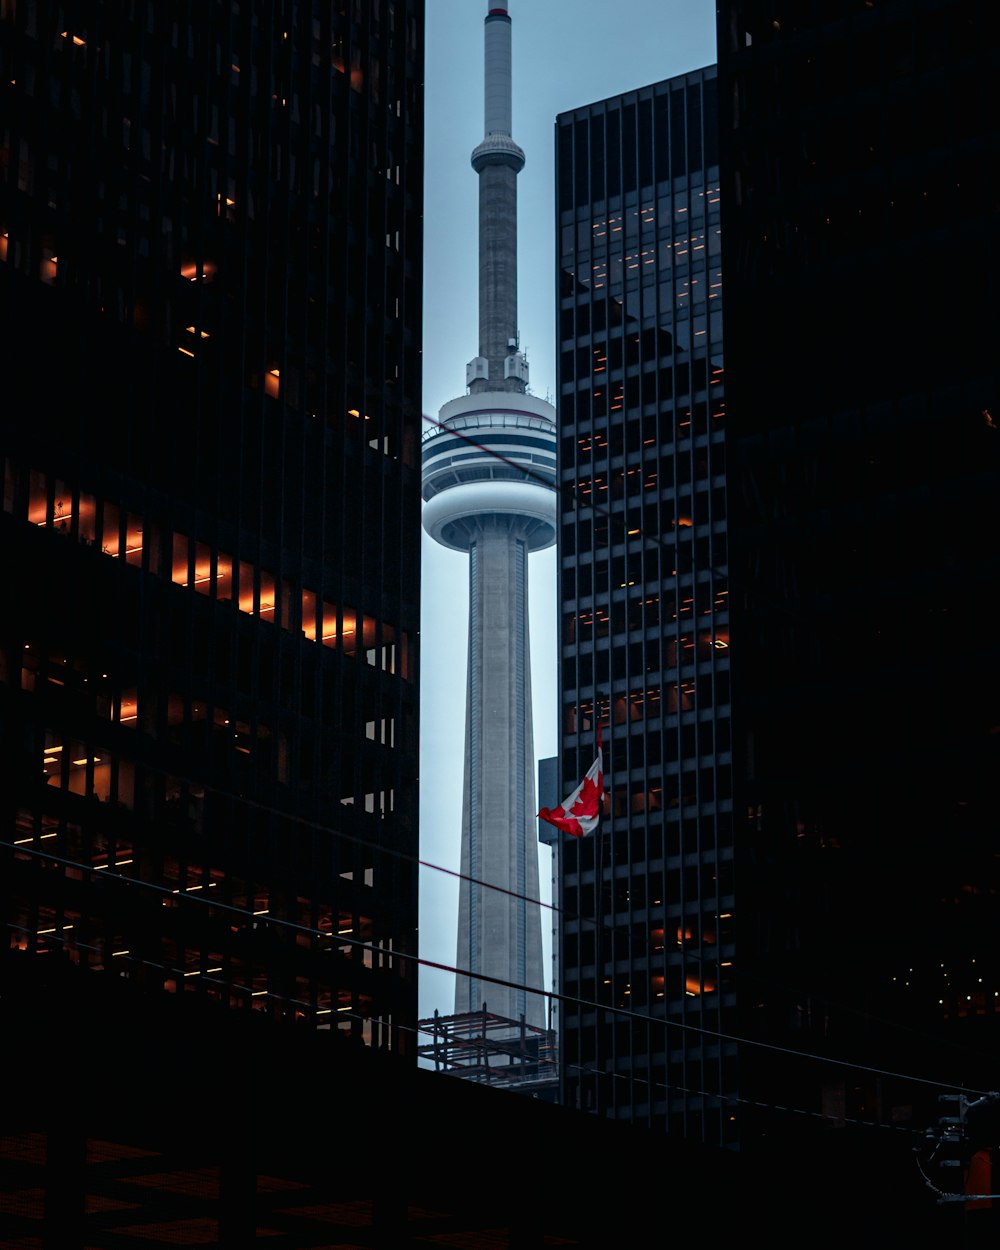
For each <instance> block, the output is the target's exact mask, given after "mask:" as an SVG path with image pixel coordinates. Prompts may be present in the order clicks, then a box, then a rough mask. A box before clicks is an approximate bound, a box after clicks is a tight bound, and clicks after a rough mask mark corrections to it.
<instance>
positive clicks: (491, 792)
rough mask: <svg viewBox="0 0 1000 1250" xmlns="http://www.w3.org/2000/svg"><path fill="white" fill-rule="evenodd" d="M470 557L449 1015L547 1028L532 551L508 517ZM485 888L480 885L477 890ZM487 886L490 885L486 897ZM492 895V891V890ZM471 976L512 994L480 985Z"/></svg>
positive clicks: (487, 526)
mask: <svg viewBox="0 0 1000 1250" xmlns="http://www.w3.org/2000/svg"><path fill="white" fill-rule="evenodd" d="M477 529H478V533H477V534H476V537H475V540H474V541H473V544H472V547H471V549H470V551H469V667H468V687H467V695H466V735H465V777H466V789H465V802H464V807H463V812H462V882H461V886H460V894H459V926H458V952H457V966H458V967H459V968H462V969H467V970H468V971H469V973H470V974H471V975H470V976H468V977H459V978H458V979H457V983H456V990H455V1011H456V1013H463V1012H469V1011H477V1010H479V1009H480V1008H481V1007H482V1004H483V1002H484V1001H485V1002H486V1004H487V1005H488V1007H489V1010H490V1011H491V1012H492V1013H493V1014H495V1015H500V1016H505V1017H507V1018H508V1019H514V1020H516V1019H519V1018H520V1017H521V1016H522V1015H523V1016H524V1017H525V1019H526V1021H527V1023H528V1024H535V1025H539V1026H541V1025H544V1023H545V1010H544V1000H543V998H542V996H541V995H540V994H531V993H529V992H527V991H526V989H525V988H524V987H526V986H536V987H538V988H539V989H540V988H541V986H542V984H543V974H542V925H541V915H540V913H539V908H538V906H537V904H534V903H529V902H526V899H537V898H538V852H537V847H536V842H535V836H534V835H535V783H534V768H535V759H534V741H533V736H532V718H531V662H530V657H529V645H528V544H527V542H526V541H525V536H524V534H523V533H522V526H521V525H520V524H519V523H518V522H517V521H515V520H513V519H512V518H506V517H495V518H484V519H483V520H482V521H481V522H480V524H479V525H478V527H477ZM476 882H485V883H487V885H478V884H475V883H476ZM487 887H493V888H487ZM497 887H499V888H497ZM476 973H482V974H484V975H485V976H488V977H495V978H497V979H498V980H501V981H510V982H513V983H514V986H516V988H514V987H507V986H500V985H495V984H492V983H490V982H480V981H478V980H477V979H476V975H475V974H476Z"/></svg>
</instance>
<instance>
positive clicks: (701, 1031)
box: [0, 841, 988, 1094]
mask: <svg viewBox="0 0 1000 1250" xmlns="http://www.w3.org/2000/svg"><path fill="white" fill-rule="evenodd" d="M0 846H4V847H7V848H8V849H10V850H13V851H15V852H18V853H21V854H26V855H31V856H34V857H35V858H37V859H42V860H47V861H49V862H52V863H58V864H62V865H64V866H67V867H72V868H76V869H81V870H83V871H86V872H89V873H90V874H92V875H95V876H96V875H97V874H100V880H101V881H104V882H119V883H121V884H123V885H127V886H139V887H144V888H146V889H149V890H153V891H154V892H156V893H158V894H161V895H164V896H168V897H171V898H176V899H183V900H186V901H188V902H192V903H196V904H201V905H203V906H207V907H213V908H217V909H220V910H224V911H228V912H232V913H235V914H237V915H239V916H241V917H243V918H244V919H247V920H249V921H251V922H252V923H255V924H263V925H266V926H276V927H278V928H284V929H289V930H292V931H295V932H298V933H303V934H308V935H310V936H313V937H321V938H327V939H329V940H330V941H331V942H332V944H333V945H335V946H351V947H354V948H358V949H361V950H363V951H367V952H370V953H371V954H372V955H373V956H375V955H378V956H381V957H382V958H391V959H399V960H401V961H406V962H410V963H413V964H416V965H417V966H419V967H423V968H431V969H435V970H437V971H441V972H447V973H450V974H453V975H456V976H473V974H472V973H469V972H467V971H464V970H462V969H459V968H456V967H454V966H453V965H450V964H443V963H439V962H437V961H434V960H429V959H424V958H421V957H420V956H419V955H414V954H411V953H410V952H407V951H400V950H396V949H391V950H390V949H386V948H385V947H382V946H379V945H378V944H377V943H373V942H364V941H361V940H360V939H357V938H350V937H347V936H346V935H344V936H341V935H340V934H331V933H327V932H325V931H324V930H322V929H316V928H313V927H312V926H310V925H302V924H298V923H297V922H295V921H292V920H286V919H284V918H283V917H278V916H270V915H268V916H255V915H254V913H253V912H252V911H248V910H247V909H245V908H241V907H237V906H235V905H234V904H231V903H224V902H222V901H220V900H216V899H213V898H211V897H205V896H204V895H203V894H201V893H199V894H190V893H187V892H186V891H181V890H171V889H168V888H167V887H166V886H161V885H158V884H156V883H155V882H151V881H143V880H142V879H141V878H138V877H127V876H124V875H123V874H121V873H107V872H105V871H104V870H103V869H100V868H97V867H95V866H94V865H92V864H85V863H83V862H81V861H78V860H71V859H67V858H65V857H63V856H58V855H53V854H51V853H50V852H48V851H40V850H36V849H35V848H33V847H30V848H29V847H24V846H16V845H15V844H13V843H10V842H6V841H0ZM12 927H17V928H21V926H12ZM24 931H25V932H31V930H24ZM60 940H61V939H60ZM474 979H475V980H477V981H481V982H483V983H486V984H491V985H496V986H498V987H500V988H504V989H515V990H525V991H527V992H528V993H531V994H536V995H538V996H540V997H542V998H544V999H546V1000H548V1001H549V1002H556V1003H559V1004H560V1005H561V1006H565V1005H570V1006H574V1007H577V1008H580V1009H585V1010H596V1011H599V1012H605V1013H607V1014H609V1015H613V1016H616V1017H621V1018H624V1019H628V1020H634V1021H639V1022H641V1023H643V1024H655V1025H658V1026H662V1027H663V1028H664V1029H673V1030H675V1031H678V1032H684V1033H691V1034H697V1035H701V1036H703V1037H705V1038H709V1039H711V1040H713V1041H725V1042H731V1043H733V1044H734V1045H737V1046H752V1047H755V1048H757V1049H760V1050H767V1051H770V1052H772V1053H776V1054H783V1055H787V1056H790V1057H794V1058H799V1059H808V1060H811V1061H814V1062H818V1063H826V1064H832V1065H834V1066H835V1067H838V1068H850V1069H852V1070H854V1071H859V1072H867V1073H870V1074H871V1075H874V1076H885V1077H892V1078H894V1079H897V1080H901V1081H908V1082H911V1083H914V1084H919V1085H929V1086H932V1087H935V1088H938V1089H958V1090H962V1091H964V1092H971V1093H977V1094H985V1093H986V1092H988V1091H985V1090H970V1089H968V1087H965V1086H957V1085H954V1084H952V1083H950V1082H946V1081H939V1080H933V1079H931V1078H928V1077H919V1076H914V1075H912V1074H909V1073H903V1072H894V1071H892V1070H890V1069H885V1068H876V1067H873V1066H872V1065H870V1064H863V1063H856V1062H853V1061H850V1060H844V1059H835V1058H832V1057H831V1056H829V1055H817V1054H813V1053H812V1052H809V1051H802V1050H796V1049H794V1048H792V1047H788V1046H780V1045H778V1044H777V1043H773V1042H763V1041H759V1040H757V1039H755V1038H744V1037H739V1036H737V1035H736V1034H731V1033H726V1032H723V1031H722V1030H715V1029H706V1028H704V1027H703V1026H701V1025H695V1024H689V1023H686V1022H684V1021H679V1020H666V1019H661V1018H659V1017H656V1016H650V1015H647V1014H646V1013H643V1012H638V1011H633V1010H632V1009H631V1008H627V1007H616V1006H612V1005H610V1004H604V1003H598V1002H596V1001H595V1000H591V999H585V998H580V997H578V996H575V995H569V994H560V993H558V992H556V991H554V990H544V989H537V988H534V987H532V986H527V985H521V984H520V983H518V982H515V981H509V980H505V979H503V978H500V977H492V976H488V975H486V974H484V973H476V974H475V976H474ZM226 984H229V982H226ZM303 1005H307V1004H303ZM308 1006H309V1007H310V1010H314V1009H313V1008H312V1007H311V1005H308Z"/></svg>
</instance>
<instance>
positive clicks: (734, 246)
mask: <svg viewBox="0 0 1000 1250" xmlns="http://www.w3.org/2000/svg"><path fill="white" fill-rule="evenodd" d="M719 58H720V68H719V73H720V84H721V86H720V94H721V98H722V99H724V100H725V101H726V107H725V108H723V109H721V110H720V113H721V117H722V119H723V127H722V136H721V141H722V157H723V162H722V163H723V220H724V231H725V238H726V249H727V250H726V255H727V266H728V268H727V279H728V280H729V286H728V288H727V306H726V318H727V334H728V337H727V344H728V349H727V365H728V381H729V386H730V395H729V398H730V402H731V404H732V406H733V410H734V411H738V412H739V414H740V419H739V422H738V423H737V426H736V427H735V428H736V434H735V436H734V435H733V434H732V433H731V441H730V466H729V467H730V486H731V489H730V498H731V534H732V537H733V542H732V552H731V558H732V572H733V580H734V585H735V583H736V582H737V581H738V582H739V584H740V587H741V593H740V595H739V596H738V598H735V597H734V604H733V611H734V630H736V631H737V633H738V635H739V638H740V648H741V649H740V653H739V655H740V664H739V665H738V666H737V667H736V668H735V669H734V710H735V711H736V722H738V729H737V732H736V733H735V734H734V748H735V751H736V754H737V760H738V763H737V775H738V783H737V784H738V787H740V788H741V792H742V793H743V794H744V799H745V801H744V803H743V804H742V805H741V810H742V812H743V815H744V825H743V828H742V830H741V831H740V833H739V840H740V844H741V846H742V847H743V848H744V855H743V859H744V863H745V865H746V872H742V871H741V875H740V881H741V900H742V905H741V925H745V926H746V934H747V937H748V939H749V940H748V942H747V943H746V946H745V949H746V951H747V953H748V955H749V953H750V952H751V951H753V952H754V959H753V966H752V967H751V966H750V964H749V963H741V970H742V972H743V973H744V974H745V975H746V976H747V977H748V978H750V977H752V980H751V981H749V982H748V985H749V986H750V992H749V993H748V995H747V1003H748V1013H747V1015H746V1018H745V1020H744V1022H743V1024H744V1027H745V1028H746V1029H747V1031H749V1032H751V1033H752V1034H753V1035H755V1036H765V1035H766V1036H767V1037H768V1038H770V1039H771V1040H774V1041H794V1043H795V1045H796V1046H797V1047H798V1048H800V1049H803V1050H807V1051H811V1050H814V1049H821V1050H822V1052H823V1053H825V1054H829V1055H831V1056H836V1057H837V1058H838V1059H840V1060H850V1059H854V1058H855V1057H856V1056H857V1055H858V1054H862V1055H863V1056H864V1057H865V1060H866V1062H869V1063H871V1064H873V1066H875V1067H881V1068H887V1069H890V1070H892V1071H896V1072H899V1071H902V1072H907V1071H910V1072H913V1071H918V1072H923V1073H925V1074H926V1075H928V1076H933V1077H934V1078H936V1079H938V1080H941V1081H942V1082H948V1081H952V1082H960V1083H968V1084H970V1085H972V1086H973V1087H977V1086H980V1085H982V1083H984V1082H985V1085H986V1087H990V1088H991V1087H992V1086H993V1085H995V1072H994V1071H993V1068H992V1065H991V1064H990V1062H989V1061H988V1060H985V1059H984V1058H983V1057H982V1056H985V1055H987V1054H989V1053H991V1052H992V1053H995V1050H996V1040H997V1027H998V1024H1000V979H998V973H1000V969H998V968H997V965H996V961H995V958H994V956H993V954H992V953H991V952H990V951H989V950H987V949H986V948H985V945H984V943H985V939H986V934H987V933H989V932H990V931H992V929H994V928H995V924H996V899H997V891H998V887H1000V879H998V873H997V858H996V829H997V825H998V818H1000V804H998V792H997V787H996V784H995V779H996V776H997V770H998V765H1000V756H998V752H1000V681H998V677H1000V648H998V645H997V638H998V635H997V630H996V623H997V613H996V596H995V587H996V584H997V576H998V573H1000V558H998V548H997V544H996V541H995V532H994V531H995V526H994V524H993V520H992V518H993V515H994V512H995V507H996V500H997V498H998V491H1000V441H998V439H1000V432H998V430H997V420H996V419H997V415H998V401H1000V394H998V382H1000V378H998V370H997V353H996V350H995V344H996V342H997V336H998V331H1000V324H998V322H1000V318H998V312H997V305H996V300H995V299H994V297H993V295H992V292H993V290H994V289H995V282H996V276H997V246H996V240H997V224H996V221H997V218H996V149H997V137H998V129H997V113H996V109H995V107H994V100H993V96H992V94H991V93H992V86H991V84H992V82H993V81H994V80H995V75H996V58H997V44H996V37H995V33H994V31H993V28H992V25H991V24H990V23H989V22H988V21H987V18H986V16H985V14H984V13H983V12H982V11H981V10H980V9H979V8H978V7H977V6H975V5H972V4H968V3H957V4H950V3H935V2H931V3H926V4H925V3H920V4H917V3H901V4H893V5H885V4H881V3H871V2H870V0H865V2H862V0H858V3H846V2H841V3H811V4H806V5H798V4H796V5H791V4H778V5H773V4H769V5H764V4H758V3H755V2H753V0H727V3H724V4H722V5H720V25H719ZM730 257H731V260H730ZM966 258H967V259H968V262H969V264H970V265H971V271H966ZM743 787H745V790H744V789H743ZM744 885H746V886H747V887H748V888H747V889H746V890H744V889H743V887H744ZM751 903H752V908H751ZM742 933H743V929H742V928H741V934H742ZM741 942H742V938H741ZM776 967H780V968H781V969H782V974H781V976H780V978H778V977H776V976H775V975H774V969H775V968H776ZM750 1004H753V1006H752V1007H751V1006H750ZM976 1052H979V1055H980V1056H981V1057H980V1058H978V1059H977V1058H976ZM745 1069H746V1076H747V1080H748V1082H749V1085H748V1088H749V1089H750V1090H751V1091H752V1090H753V1089H754V1088H756V1089H760V1088H765V1087H766V1088H767V1089H769V1090H770V1091H771V1092H772V1094H773V1095H776V1096H774V1097H772V1098H770V1099H769V1101H773V1102H778V1103H783V1104H786V1105H793V1106H805V1107H807V1108H809V1109H811V1110H813V1111H817V1112H824V1113H825V1114H826V1115H827V1117H828V1120H827V1125H829V1123H830V1122H831V1121H832V1120H835V1119H836V1117H838V1116H840V1117H844V1116H847V1117H848V1118H849V1119H850V1118H851V1117H855V1118H859V1119H865V1120H871V1121H878V1122H883V1123H885V1122H892V1123H895V1124H913V1125H914V1126H915V1127H919V1126H920V1125H922V1124H926V1123H927V1122H928V1116H929V1118H930V1120H931V1121H933V1119H934V1117H935V1116H936V1114H937V1110H936V1108H935V1107H934V1106H933V1099H934V1095H935V1093H936V1091H935V1090H933V1089H928V1090H923V1091H921V1090H920V1089H919V1088H918V1087H917V1086H915V1085H913V1084H912V1083H907V1082H905V1081H903V1082H901V1081H894V1080H891V1079H886V1078H884V1077H881V1076H876V1075H873V1074H859V1073H857V1072H856V1071H853V1070H851V1069H850V1068H849V1067H840V1068H838V1067H837V1066H836V1065H832V1066H828V1067H826V1068H820V1067H817V1066H816V1065H812V1066H809V1065H792V1066H789V1065H788V1064H787V1063H784V1062H781V1061H777V1062H776V1061H775V1059H774V1058H773V1057H771V1058H768V1057H767V1056H766V1055H765V1054H764V1053H763V1052H760V1053H754V1052H749V1053H748V1057H747V1064H746V1065H745ZM758 1127H759V1130H760V1132H762V1133H767V1134H768V1136H770V1137H772V1138H773V1137H774V1135H775V1134H776V1133H780V1132H785V1131H789V1132H794V1133H800V1132H801V1128H800V1127H799V1126H797V1125H795V1124H793V1123H791V1122H790V1121H789V1118H788V1117H787V1116H784V1117H782V1116H780V1115H776V1114H774V1113H768V1114H767V1115H765V1116H763V1117H762V1118H761V1122H760V1124H759V1126H758Z"/></svg>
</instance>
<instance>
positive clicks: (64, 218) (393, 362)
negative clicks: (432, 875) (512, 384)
mask: <svg viewBox="0 0 1000 1250" xmlns="http://www.w3.org/2000/svg"><path fill="white" fill-rule="evenodd" d="M0 54H2V60H3V85H2V88H0V91H2V96H3V107H2V117H3V121H2V130H0V141H2V147H0V300H2V303H3V307H4V308H5V309H6V310H7V311H8V313H9V314H10V316H9V319H8V321H7V322H6V324H5V330H4V334H3V336H2V342H0V360H2V369H3V375H4V378H5V398H4V403H3V411H2V417H0V457H2V461H3V471H4V493H3V507H2V513H0V527H2V536H3V548H4V551H5V553H6V560H7V567H8V575H9V577H10V585H11V586H17V587H18V590H17V592H16V593H15V594H13V595H12V596H11V598H10V600H9V602H8V604H7V606H6V608H5V611H4V613H3V619H2V624H0V658H2V666H0V723H2V733H3V739H2V740H3V752H2V755H3V768H4V774H3V786H2V795H3V798H2V808H0V821H2V830H0V856H2V864H3V867H2V872H0V876H2V882H3V884H2V887H0V909H2V915H3V923H4V928H5V937H4V947H5V948H6V950H5V955H4V961H3V964H2V965H0V967H13V966H14V962H15V961H19V962H18V967H19V968H20V969H21V970H22V972H23V968H24V966H25V961H31V960H35V961H37V966H38V967H39V968H40V967H42V966H43V964H42V960H43V958H44V961H45V965H46V966H47V965H50V964H52V963H53V962H58V961H65V962H66V963H67V964H69V965H73V966H75V967H77V968H79V969H80V970H81V974H82V973H83V971H84V970H89V971H90V972H94V973H97V972H100V973H102V974H104V975H105V976H111V977H114V978H116V979H124V980H126V981H128V982H130V983H134V985H135V986H136V989H137V991H141V990H150V991H166V992H167V993H170V994H184V995H199V996H202V997H203V998H205V999H210V1000H216V1001H218V1002H219V1003H220V1004H222V1005H224V1006H227V1007H230V1008H232V1009H233V1010H234V1011H246V1012H255V1013H264V1014H266V1015H269V1016H273V1017H278V1018H282V1019H289V1020H296V1021H299V1022H300V1023H302V1024H304V1025H307V1026H312V1027H314V1028H316V1029H322V1030H326V1029H331V1030H337V1031H340V1032H341V1033H343V1034H344V1035H345V1037H347V1038H349V1039H351V1040H353V1041H354V1042H357V1043H360V1042H364V1043H366V1044H368V1045H371V1046H372V1047H378V1048H383V1049H388V1050H392V1051H395V1052H398V1053H405V1054H410V1055H412V1054H413V1044H412V1031H408V1030H407V1029H406V1027H405V1026H406V1025H407V1024H411V1025H412V1023H413V1022H414V1020H415V1016H416V975H415V969H414V966H413V964H412V962H409V961H412V960H413V959H414V958H415V956H416V869H415V857H416V849H417V830H416V810H417V804H416V777H417V684H416V678H417V654H416V636H417V625H418V597H419V584H418V572H417V569H418V559H417V552H418V537H419V507H420V496H419V485H420V483H419V465H418V463H417V459H418V445H419V420H420V393H421V377H420V363H419V362H420V333H421V243H422V238H421V235H422V231H421V211H422V137H421V127H422V75H423V5H422V3H421V2H420V0H393V2H389V0H386V2H385V3H382V4H362V3H360V2H359V0H351V2H348V0H343V3H339V4H333V5H331V4H321V3H318V2H315V3H313V2H311V0H310V2H306V3H291V2H288V3H284V2H282V3H276V4H270V3H269V4H263V3H257V2H255V0H251V2H250V3H246V2H244V3H241V4H240V3H233V2H230V0H225V2H222V0H206V3H203V4H199V5H197V6H193V7H191V6H182V7H181V9H178V8H177V7H176V6H162V5H158V4H155V3H153V2H152V0H134V2H133V0H130V2H129V3H125V2H124V0H122V2H121V3H117V2H114V0H112V2H111V3H107V2H104V0H101V2H98V0H84V2H83V3H80V4H75V5H73V6H64V5H61V4H57V3H55V2H49V0H41V2H39V3H22V2H20V0H5V3H4V4H3V6H2V8H0Z"/></svg>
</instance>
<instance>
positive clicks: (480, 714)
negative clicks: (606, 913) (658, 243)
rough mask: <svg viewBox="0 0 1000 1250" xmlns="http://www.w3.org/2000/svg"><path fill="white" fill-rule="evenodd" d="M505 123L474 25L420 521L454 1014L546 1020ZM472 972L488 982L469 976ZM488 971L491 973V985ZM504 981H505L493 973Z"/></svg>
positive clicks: (527, 506) (513, 149)
mask: <svg viewBox="0 0 1000 1250" xmlns="http://www.w3.org/2000/svg"><path fill="white" fill-rule="evenodd" d="M523 166H524V153H523V152H522V151H521V149H520V148H519V147H518V145H517V144H516V143H515V142H514V140H513V138H512V135H511V20H510V16H509V14H508V12H507V5H506V4H505V3H496V2H494V3H492V4H491V5H490V6H489V11H488V13H487V16H486V21H485V136H484V138H483V141H482V143H480V144H479V145H478V146H477V147H476V149H475V150H474V151H473V153H472V167H473V169H474V170H475V171H476V174H477V175H478V178H479V351H478V354H477V355H476V356H475V357H474V358H473V360H472V361H470V363H469V364H468V366H467V368H466V386H467V388H468V393H467V394H466V395H463V396H461V397H459V398H458V399H453V400H451V401H450V402H449V403H447V404H445V405H444V407H443V408H442V409H441V412H440V416H439V420H438V422H437V423H435V424H434V425H433V426H432V427H431V428H430V429H429V430H428V431H427V432H426V433H425V434H424V439H423V497H424V501H425V502H424V513H423V520H424V528H425V529H426V530H427V532H428V533H429V534H430V535H431V537H432V538H434V539H435V540H436V541H438V542H441V543H443V544H444V545H445V546H447V547H451V548H452V549H454V550H456V551H463V552H468V554H469V657H468V679H467V680H468V685H467V693H466V739H465V798H464V804H463V810H462V853H461V872H462V881H461V885H460V895H459V921H458V952H457V956H456V966H457V968H458V969H459V975H458V977H457V980H456V988H455V1010H456V1013H457V1014H462V1013H467V1012H472V1011H479V1010H481V1009H482V1005H483V1003H484V1001H485V1002H486V1004H487V1006H488V1009H489V1011H490V1012H491V1013H493V1014H495V1015H498V1016H502V1017H504V1018H506V1019H512V1020H518V1019H519V1018H520V1017H521V1016H524V1017H525V1018H526V1020H527V1022H528V1023H529V1024H531V1025H536V1026H541V1025H543V1024H544V1023H545V1013H544V1006H543V999H542V997H541V995H539V994H532V993H530V992H528V991H526V990H525V987H526V986H527V987H537V988H538V989H539V990H540V989H541V988H542V984H543V980H542V939H541V919H540V916H539V911H538V907H537V905H533V904H530V903H528V902H526V901H525V900H526V899H537V898H538V851H537V846H536V841H535V797H534V796H535V783H534V770H535V761H534V742H533V734H532V717H531V669H530V656H529V638H528V557H529V554H530V553H531V552H532V551H539V550H541V549H543V548H545V547H548V546H551V544H552V543H553V542H554V541H555V494H554V484H555V413H554V411H553V409H552V407H551V405H550V404H548V403H546V402H545V401H543V400H540V399H537V398H535V397H534V396H532V395H530V394H529V393H528V390H527V386H528V363H527V360H526V359H525V357H524V355H523V353H522V352H521V351H520V349H519V339H518V329H517V175H518V173H519V171H520V170H521V169H522V167H523ZM478 975H483V976H486V977H490V978H493V979H494V983H491V982H489V981H480V980H477V976H478ZM495 982H500V984H496V983H495ZM503 983H508V984H503Z"/></svg>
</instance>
